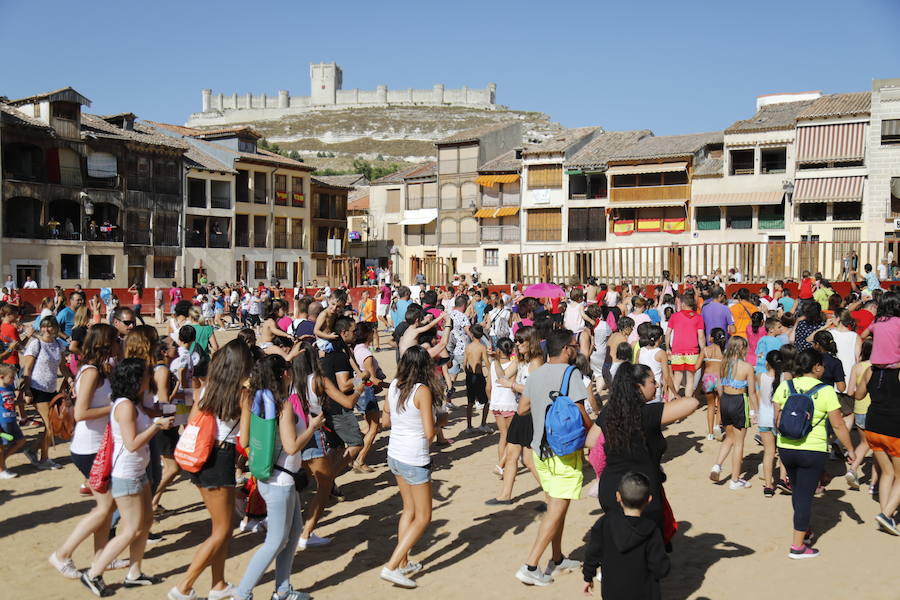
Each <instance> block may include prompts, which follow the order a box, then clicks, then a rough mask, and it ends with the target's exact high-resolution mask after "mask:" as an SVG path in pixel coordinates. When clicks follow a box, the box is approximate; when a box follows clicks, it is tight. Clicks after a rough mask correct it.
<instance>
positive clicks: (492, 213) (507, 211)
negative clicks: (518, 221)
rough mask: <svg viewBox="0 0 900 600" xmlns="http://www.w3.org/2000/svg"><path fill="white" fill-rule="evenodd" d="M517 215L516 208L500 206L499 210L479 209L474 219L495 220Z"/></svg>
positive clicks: (517, 210) (517, 208) (517, 209)
mask: <svg viewBox="0 0 900 600" xmlns="http://www.w3.org/2000/svg"><path fill="white" fill-rule="evenodd" d="M516 214H519V207H518V206H502V207H500V208H481V209H478V211H477V212H476V213H475V218H476V219H496V218H498V217H511V216H513V215H516Z"/></svg>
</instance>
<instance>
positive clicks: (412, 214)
mask: <svg viewBox="0 0 900 600" xmlns="http://www.w3.org/2000/svg"><path fill="white" fill-rule="evenodd" d="M437 217H438V211H437V209H436V208H420V209H419V210H406V211H403V220H402V221H400V225H425V224H426V223H431V222H432V221H436V220H437Z"/></svg>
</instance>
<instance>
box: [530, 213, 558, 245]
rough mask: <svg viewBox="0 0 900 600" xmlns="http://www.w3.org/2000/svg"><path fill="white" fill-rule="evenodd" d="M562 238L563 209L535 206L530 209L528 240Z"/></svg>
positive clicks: (552, 240) (540, 240) (549, 240)
mask: <svg viewBox="0 0 900 600" xmlns="http://www.w3.org/2000/svg"><path fill="white" fill-rule="evenodd" d="M560 240H562V211H561V209H559V208H535V209H532V210H529V211H528V241H529V242H558V241H560Z"/></svg>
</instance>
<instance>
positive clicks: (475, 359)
mask: <svg viewBox="0 0 900 600" xmlns="http://www.w3.org/2000/svg"><path fill="white" fill-rule="evenodd" d="M469 331H471V332H472V341H471V342H469V343H468V344H466V349H465V358H464V363H465V370H466V400H467V403H466V423H467V425H466V430H465V431H464V432H463V433H479V432H480V433H490V431H491V430H490V428H488V426H487V415H488V384H487V377H485V371H487V370H488V369H490V368H491V361H490V359H489V358H488V354H487V347H486V346H485V345H484V344H483V343H482V342H481V338H482V337H484V329H483V328H482V327H481V325H478V324H476V325H472V327H470V328H469ZM479 405H480V408H481V426H480V427H478V429H475V428H474V427H472V416H473V414H474V413H475V411H476V410H477V409H478V408H479Z"/></svg>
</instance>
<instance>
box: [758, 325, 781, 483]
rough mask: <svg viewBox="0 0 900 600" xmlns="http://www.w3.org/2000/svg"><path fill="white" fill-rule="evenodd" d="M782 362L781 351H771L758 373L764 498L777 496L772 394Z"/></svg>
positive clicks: (777, 381)
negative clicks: (774, 478) (764, 366)
mask: <svg viewBox="0 0 900 600" xmlns="http://www.w3.org/2000/svg"><path fill="white" fill-rule="evenodd" d="M767 337H768V336H767ZM760 362H763V361H760ZM781 362H782V361H781V352H780V351H778V350H771V351H769V352H767V353H766V357H765V365H766V370H765V372H763V373H758V374H757V376H756V393H757V397H758V398H759V416H758V422H757V425H758V427H759V435H760V437H761V438H762V442H763V461H762V473H763V480H764V481H765V485H764V487H763V496H765V497H766V498H771V497H773V496H774V495H775V485H774V480H773V472H774V471H775V407H774V406H773V405H772V394H773V393H775V389H776V388H777V387H778V385H779V384H780V383H781V369H782V364H781ZM758 366H759V365H757V367H758Z"/></svg>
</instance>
